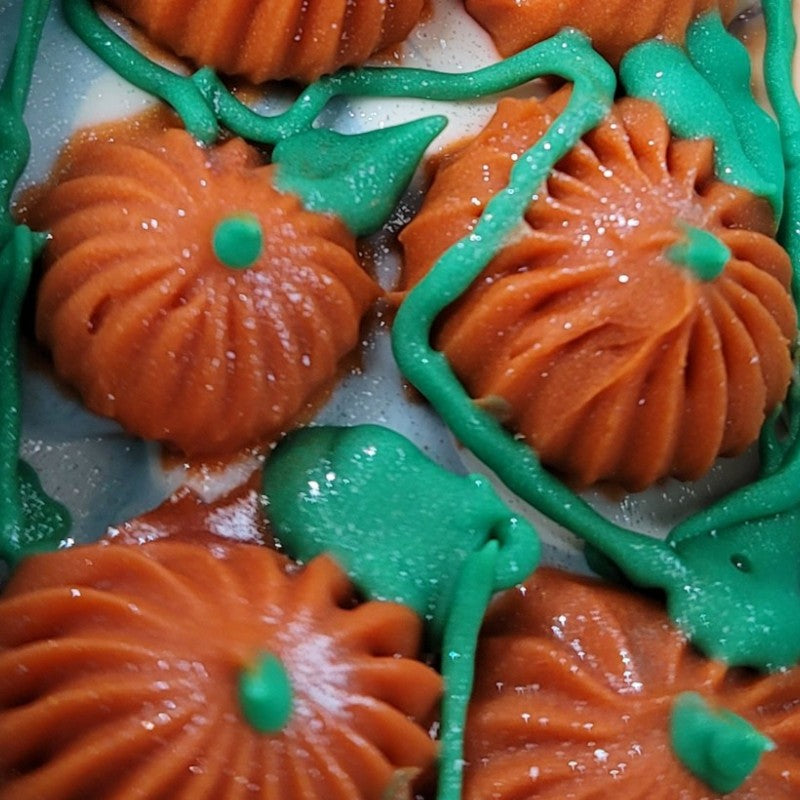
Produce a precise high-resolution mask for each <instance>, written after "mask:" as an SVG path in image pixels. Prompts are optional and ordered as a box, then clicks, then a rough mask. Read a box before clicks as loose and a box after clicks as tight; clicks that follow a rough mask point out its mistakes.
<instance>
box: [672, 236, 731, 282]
mask: <svg viewBox="0 0 800 800" xmlns="http://www.w3.org/2000/svg"><path fill="white" fill-rule="evenodd" d="M678 225H679V227H680V228H681V229H682V230H683V233H684V238H683V239H682V240H681V241H679V242H677V243H676V244H674V245H672V246H671V247H669V248H667V258H668V259H669V260H670V261H672V263H673V264H680V265H681V266H684V267H688V268H689V269H690V270H692V272H694V274H695V275H696V276H697V277H698V278H700V280H701V281H713V280H714V279H715V278H717V277H719V276H720V275H721V274H722V272H723V270H724V269H725V265H726V264H727V263H728V261H729V260H730V257H731V251H730V250H729V249H728V247H727V246H726V245H725V244H724V243H723V242H721V241H720V240H719V239H718V238H717V237H716V236H714V234H713V233H711V232H710V231H706V230H703V229H702V228H695V227H694V226H693V225H687V224H686V223H683V222H681V223H678Z"/></svg>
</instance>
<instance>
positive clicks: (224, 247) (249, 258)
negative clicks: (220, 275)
mask: <svg viewBox="0 0 800 800" xmlns="http://www.w3.org/2000/svg"><path fill="white" fill-rule="evenodd" d="M213 247H214V255H215V256H216V257H217V258H218V259H219V260H220V261H221V262H222V263H223V264H224V265H225V266H226V267H230V268H231V269H247V267H250V266H252V265H253V264H254V263H255V262H256V261H257V260H258V257H259V256H260V255H261V251H262V249H263V247H264V233H263V231H262V230H261V223H260V222H259V221H258V219H257V218H256V217H255V216H254V215H253V214H236V215H234V216H231V217H226V218H225V219H223V220H221V221H220V222H219V223H217V227H216V228H214V238H213Z"/></svg>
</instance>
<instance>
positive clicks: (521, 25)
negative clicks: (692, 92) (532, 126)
mask: <svg viewBox="0 0 800 800" xmlns="http://www.w3.org/2000/svg"><path fill="white" fill-rule="evenodd" d="M465 5H466V8H467V11H469V13H470V14H472V16H473V17H474V18H475V19H476V20H477V21H478V22H479V23H480V24H481V25H482V26H483V27H484V28H486V30H487V31H488V32H489V34H490V35H491V37H492V39H493V40H494V43H495V45H496V46H497V49H498V50H499V51H500V53H501V54H502V55H503V56H510V55H512V54H514V53H518V52H519V51H520V50H524V49H525V48H526V47H528V46H529V45H532V44H536V43H537V42H541V41H543V40H544V39H548V38H550V37H551V36H555V34H557V33H558V32H559V31H560V30H561V29H562V28H566V27H572V28H577V29H578V30H581V31H583V32H584V33H585V34H586V35H587V36H588V37H589V38H590V39H591V40H592V46H593V47H594V48H595V50H597V51H598V52H599V53H600V54H601V55H602V56H603V57H604V58H606V59H608V60H609V61H610V62H611V63H612V64H615V65H616V64H618V63H619V61H620V59H621V58H622V56H624V55H625V53H626V52H627V51H628V50H629V49H630V48H631V47H633V46H634V45H635V44H638V43H639V42H643V41H645V40H646V39H652V38H654V37H656V36H658V37H663V38H664V39H666V40H667V41H669V42H675V43H681V42H682V41H683V38H684V36H685V34H686V29H687V28H688V27H689V25H690V24H691V22H692V21H693V20H694V19H695V18H696V17H697V16H699V15H700V14H702V13H704V12H706V11H710V10H711V9H718V10H719V11H720V13H721V14H722V17H723V20H724V21H725V23H726V24H727V23H728V22H730V21H731V20H732V19H733V16H734V9H735V5H736V4H735V2H734V0H637V2H635V3H631V2H630V0H588V1H587V0H560V2H557V3H554V2H552V0H465Z"/></svg>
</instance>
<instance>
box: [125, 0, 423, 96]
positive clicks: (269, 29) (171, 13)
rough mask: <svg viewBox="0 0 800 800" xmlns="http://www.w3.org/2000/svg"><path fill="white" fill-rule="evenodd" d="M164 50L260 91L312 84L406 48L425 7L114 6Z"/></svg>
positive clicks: (338, 3) (156, 2)
mask: <svg viewBox="0 0 800 800" xmlns="http://www.w3.org/2000/svg"><path fill="white" fill-rule="evenodd" d="M111 2H112V4H113V5H114V6H116V7H117V8H119V9H120V10H121V11H122V12H123V13H124V14H125V15H126V16H128V17H129V18H130V19H132V20H133V21H134V22H137V23H138V24H139V25H141V26H142V28H144V30H145V31H146V32H147V34H148V35H149V36H150V37H151V38H152V39H153V40H154V41H155V42H157V43H158V44H161V45H164V46H166V47H168V48H169V49H170V50H172V51H173V52H174V53H176V54H177V55H179V56H185V57H187V58H189V59H191V60H192V61H194V62H195V63H196V64H200V65H203V66H210V67H214V68H215V69H217V70H219V71H221V72H224V73H226V74H228V75H238V76H242V77H245V78H248V79H249V80H251V81H253V82H254V83H261V82H262V81H266V80H273V79H283V78H294V79H297V80H300V81H303V82H306V83H308V82H311V81H313V80H315V79H316V78H318V77H319V76H320V75H323V74H325V73H329V72H335V71H336V70H337V69H339V68H340V67H344V66H354V65H358V64H363V63H364V62H365V61H366V60H367V59H368V58H369V57H370V56H371V55H373V54H374V53H377V52H378V51H380V50H383V49H384V48H387V47H389V46H390V45H393V44H397V43H398V42H401V41H403V39H405V38H406V36H408V34H409V33H410V31H411V29H412V28H413V27H414V25H416V24H417V22H418V21H419V19H420V17H421V15H422V11H423V8H424V6H425V2H424V0H388V1H387V0H279V2H275V0H228V2H224V3H223V2H219V0H210V1H209V0H111Z"/></svg>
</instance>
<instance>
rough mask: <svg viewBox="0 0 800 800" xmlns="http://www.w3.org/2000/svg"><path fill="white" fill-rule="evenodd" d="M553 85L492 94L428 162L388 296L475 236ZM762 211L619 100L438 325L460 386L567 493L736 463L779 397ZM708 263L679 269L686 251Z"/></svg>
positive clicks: (785, 360)
mask: <svg viewBox="0 0 800 800" xmlns="http://www.w3.org/2000/svg"><path fill="white" fill-rule="evenodd" d="M568 91H569V89H563V90H561V91H560V92H558V93H557V94H555V95H552V96H550V97H548V98H547V99H545V100H543V101H540V100H537V99H530V100H513V99H508V100H503V101H502V102H501V103H500V105H499V107H498V110H497V113H496V115H495V116H494V118H493V119H492V121H491V122H490V123H489V125H488V126H487V127H486V129H485V130H484V131H483V132H482V133H481V134H479V135H478V136H477V137H476V138H475V139H473V140H472V141H470V142H469V143H468V144H466V145H465V146H463V147H462V148H461V149H459V150H457V151H456V152H454V153H451V154H449V155H448V156H446V157H445V158H444V159H442V160H441V162H440V163H439V165H438V169H437V171H436V174H435V178H434V180H433V185H432V186H431V189H430V191H429V193H428V195H427V197H426V199H425V202H424V204H423V207H422V209H421V211H420V213H419V214H418V215H417V217H416V218H415V219H414V220H413V221H412V222H411V223H410V224H409V225H408V227H407V228H406V229H405V230H404V231H403V232H402V234H401V240H402V243H403V246H404V252H405V260H404V278H403V288H404V289H409V288H411V287H413V286H414V285H415V284H416V283H417V282H419V281H420V280H421V279H422V277H423V276H424V275H425V274H426V273H427V272H428V271H429V270H430V269H431V268H432V266H433V265H434V264H435V262H436V260H437V259H438V258H439V256H440V255H441V254H442V253H443V252H444V251H445V250H446V249H447V248H448V247H450V246H451V245H453V244H454V243H455V242H456V241H458V240H459V239H460V238H462V237H463V236H465V235H467V234H468V233H469V232H470V230H471V229H472V228H473V227H474V225H475V224H476V222H477V219H478V218H479V215H480V213H481V211H482V209H483V208H484V207H485V206H486V204H487V202H488V201H489V199H490V198H491V197H492V196H493V195H494V194H495V193H497V192H499V191H501V190H502V189H503V187H504V186H505V185H506V184H507V183H508V178H509V173H510V170H511V168H512V166H513V164H514V163H515V161H516V159H517V158H518V157H519V156H520V155H521V154H522V153H523V152H524V151H525V150H526V149H528V148H529V147H530V146H532V145H533V144H534V143H535V142H536V141H537V140H538V139H539V137H540V136H541V135H542V134H543V132H544V131H545V130H546V129H547V127H548V126H549V125H550V124H551V123H552V122H553V120H554V118H555V117H556V115H557V114H558V113H559V112H560V111H561V110H562V109H563V107H564V105H565V103H566V99H567V97H568ZM774 227H775V226H774V220H773V214H772V211H771V208H770V206H769V205H768V203H767V201H766V200H764V199H763V198H759V197H756V196H755V195H753V194H750V193H749V192H748V191H746V190H745V189H743V188H739V187H735V186H732V185H729V184H725V183H723V182H721V181H720V180H718V179H717V178H716V177H715V175H714V164H713V144H712V142H711V141H709V140H698V141H694V140H692V141H689V140H678V139H674V138H673V137H672V136H671V135H670V131H669V128H668V127H667V124H666V122H665V120H664V118H663V116H662V114H661V112H660V110H659V109H658V108H657V107H656V106H655V105H654V104H651V103H649V102H647V101H643V100H636V99H631V98H626V99H623V100H621V101H619V102H618V103H616V105H615V106H614V107H613V108H612V110H611V112H610V113H609V115H608V116H607V118H606V119H605V120H604V121H603V123H602V124H600V125H599V126H598V127H597V128H595V129H594V130H593V131H591V132H590V133H589V134H587V135H586V136H584V137H583V139H582V140H581V141H580V142H579V143H578V144H577V145H576V147H575V148H573V150H572V151H571V152H570V153H569V154H568V155H567V156H566V157H565V158H564V159H562V160H561V161H560V162H559V163H558V164H557V165H556V167H555V169H553V170H552V172H551V173H550V175H549V177H548V178H547V180H546V182H545V184H544V185H543V186H541V188H540V190H539V191H538V192H537V194H536V195H535V196H534V197H533V198H532V202H531V204H530V206H529V208H528V210H527V213H526V215H525V219H524V220H523V221H522V222H521V224H520V225H519V226H518V228H517V230H516V232H515V233H514V235H512V236H511V237H509V240H508V241H507V242H506V244H505V245H504V247H503V248H502V250H501V251H500V252H499V253H497V254H496V255H495V256H494V258H493V260H492V261H491V262H490V263H489V265H488V266H487V267H486V269H485V270H484V271H483V273H482V274H481V275H480V276H479V277H478V278H477V279H476V281H474V282H473V284H472V286H471V287H470V288H469V289H468V290H467V291H466V292H465V293H464V295H462V297H461V298H459V300H458V301H457V302H456V303H454V304H453V305H452V306H451V307H450V308H448V309H446V310H445V312H444V313H443V314H442V315H441V318H440V320H439V321H438V327H437V330H436V333H435V337H434V342H435V345H436V347H438V348H439V349H440V350H442V351H443V352H444V353H445V355H446V356H447V358H448V360H449V362H450V364H451V366H452V367H453V369H454V371H455V373H456V374H457V375H458V377H459V378H460V380H461V382H462V383H463V384H464V386H465V388H466V390H467V391H468V393H469V394H470V395H471V396H472V397H473V398H475V399H476V400H477V401H479V402H483V403H485V404H486V405H487V407H490V408H492V409H494V410H496V411H497V412H498V413H499V414H501V415H502V418H503V421H504V422H505V423H506V424H507V425H508V427H509V428H510V429H512V430H513V431H514V432H515V433H516V434H518V435H520V436H521V437H522V438H524V439H525V440H526V441H527V442H528V443H529V444H530V446H531V447H533V448H534V449H535V450H536V452H537V453H538V455H539V456H540V458H541V460H542V462H543V463H544V464H545V465H546V466H548V467H550V468H551V469H553V470H554V471H556V472H557V473H559V474H561V475H562V476H563V477H564V478H565V479H566V480H567V481H568V482H569V483H571V484H573V485H575V486H579V487H580V486H586V485H589V484H593V483H597V482H600V481H609V482H612V483H615V484H618V485H622V486H624V487H626V488H627V489H630V490H639V489H642V488H644V487H646V486H648V485H650V484H652V483H653V482H655V481H657V480H659V479H660V478H663V477H665V476H674V477H677V478H680V479H683V480H690V479H695V478H698V477H700V476H701V475H703V474H704V473H705V472H706V471H707V470H708V469H709V468H710V467H711V465H712V464H713V462H714V460H715V459H716V458H717V456H719V455H734V454H738V453H741V452H742V451H743V450H744V449H745V448H746V447H747V446H748V445H750V444H751V443H752V442H753V441H755V439H756V438H757V436H758V433H759V430H760V428H761V425H762V424H763V422H764V419H765V417H766V415H767V414H769V413H770V411H771V410H772V409H774V408H775V407H776V405H777V404H778V403H779V402H780V401H781V400H782V398H783V396H784V393H785V392H786V388H787V386H788V383H789V379H790V376H791V372H792V364H791V358H790V344H791V342H792V341H793V339H794V335H795V323H796V313H795V308H794V305H793V302H792V298H791V295H790V292H789V282H790V276H791V264H790V261H789V257H788V255H787V254H786V252H785V251H784V250H783V249H782V248H781V247H780V245H779V244H777V243H776V241H775V240H774V239H773V238H772V237H773V235H774ZM698 231H701V232H703V234H702V235H708V236H709V238H710V239H711V240H712V241H713V242H715V245H716V246H717V247H718V250H719V252H724V253H725V257H724V259H723V261H722V262H720V263H719V264H718V265H717V266H718V268H719V269H718V270H717V271H716V272H714V273H713V274H705V275H703V274H701V273H702V271H697V270H695V269H693V268H690V267H688V266H687V265H686V263H684V259H683V256H681V255H680V254H681V252H682V251H684V250H685V248H686V246H687V238H689V237H691V236H692V235H694V234H696V233H697V232H698Z"/></svg>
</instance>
